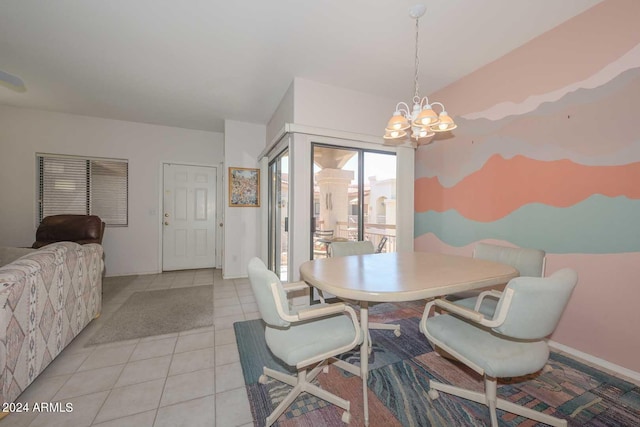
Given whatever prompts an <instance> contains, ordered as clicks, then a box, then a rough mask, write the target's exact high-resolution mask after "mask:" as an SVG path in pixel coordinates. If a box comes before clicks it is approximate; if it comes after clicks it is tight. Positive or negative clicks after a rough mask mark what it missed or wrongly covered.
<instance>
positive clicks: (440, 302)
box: [419, 298, 494, 334]
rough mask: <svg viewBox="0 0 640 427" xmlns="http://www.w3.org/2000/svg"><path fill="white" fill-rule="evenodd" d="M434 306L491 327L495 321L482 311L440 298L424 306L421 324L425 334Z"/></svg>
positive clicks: (420, 326)
mask: <svg viewBox="0 0 640 427" xmlns="http://www.w3.org/2000/svg"><path fill="white" fill-rule="evenodd" d="M433 306H436V307H439V308H441V309H443V310H445V311H448V312H449V313H453V314H456V315H458V316H460V317H463V318H465V319H467V320H470V321H472V322H474V323H478V324H480V325H483V326H489V327H491V326H492V325H493V323H494V322H492V321H490V320H487V319H485V317H484V314H482V313H479V312H477V311H474V310H470V309H468V308H466V307H462V306H460V305H457V304H454V303H452V302H450V301H447V300H446V299H443V298H439V299H436V300H433V301H431V302H429V303H427V305H426V306H425V307H424V312H423V313H422V318H421V319H420V325H419V329H420V332H422V333H423V334H425V333H426V331H427V318H428V317H429V313H430V312H431V308H432V307H433ZM436 314H437V313H436Z"/></svg>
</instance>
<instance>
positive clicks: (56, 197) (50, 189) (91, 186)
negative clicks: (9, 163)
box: [38, 154, 129, 225]
mask: <svg viewBox="0 0 640 427" xmlns="http://www.w3.org/2000/svg"><path fill="white" fill-rule="evenodd" d="M38 164H39V187H40V192H39V193H40V194H39V196H40V197H39V207H40V218H39V220H40V221H42V218H44V217H46V216H49V215H58V214H82V215H98V216H99V217H100V218H101V219H102V220H103V221H104V222H105V223H106V224H109V225H127V222H128V187H129V179H128V175H129V170H128V166H129V165H128V163H127V161H126V160H118V159H92V158H82V157H74V156H56V155H47V154H38Z"/></svg>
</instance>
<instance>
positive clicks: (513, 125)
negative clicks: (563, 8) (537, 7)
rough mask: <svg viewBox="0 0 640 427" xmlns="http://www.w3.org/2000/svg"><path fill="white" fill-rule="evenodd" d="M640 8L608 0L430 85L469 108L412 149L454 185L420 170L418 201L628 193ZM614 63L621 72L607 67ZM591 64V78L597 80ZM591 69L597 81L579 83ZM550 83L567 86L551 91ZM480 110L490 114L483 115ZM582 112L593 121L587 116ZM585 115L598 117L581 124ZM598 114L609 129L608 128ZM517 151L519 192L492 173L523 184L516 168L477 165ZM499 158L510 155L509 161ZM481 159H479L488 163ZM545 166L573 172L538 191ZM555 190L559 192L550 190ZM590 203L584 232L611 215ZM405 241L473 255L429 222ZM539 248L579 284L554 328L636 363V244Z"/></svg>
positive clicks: (484, 209)
mask: <svg viewBox="0 0 640 427" xmlns="http://www.w3.org/2000/svg"><path fill="white" fill-rule="evenodd" d="M638 16H640V1H636V0H605V1H603V2H602V3H600V4H598V5H596V6H594V7H593V8H591V9H589V10H587V11H585V12H584V13H582V14H580V15H577V16H576V17H574V18H572V19H570V20H569V21H567V22H566V23H564V24H562V25H560V26H558V27H556V28H554V29H552V30H550V31H548V32H547V33H545V34H543V35H541V36H540V37H538V38H536V39H534V40H531V41H530V42H529V43H527V44H525V45H523V46H521V47H520V48H518V49H516V50H514V51H512V52H510V53H509V54H507V55H505V56H504V57H502V58H500V59H498V60H496V61H494V62H492V63H490V64H488V65H487V66H485V67H483V68H481V69H479V70H477V71H475V72H473V73H471V74H470V75H468V76H466V77H464V78H462V79H460V80H459V81H457V82H455V83H453V84H452V85H450V86H448V87H446V88H444V89H443V90H441V91H439V92H438V93H436V94H433V97H434V98H435V99H439V100H442V101H443V102H444V103H445V104H446V105H447V110H448V111H449V113H450V114H452V115H453V116H454V117H458V118H460V116H462V115H465V117H466V119H462V120H460V123H459V124H460V127H459V129H456V130H455V131H453V132H452V135H451V136H450V137H449V138H448V139H446V140H442V141H441V140H437V141H435V142H434V143H433V144H431V145H427V146H424V147H421V148H420V149H418V153H417V155H416V163H417V164H416V171H417V173H418V174H419V175H418V177H419V178H433V177H435V178H437V179H438V180H439V181H440V183H442V185H443V187H449V189H450V190H453V191H447V192H446V195H445V192H444V191H443V190H442V187H440V188H437V187H436V188H434V186H433V185H432V184H433V180H431V182H430V185H431V187H429V186H427V187H429V188H426V187H424V186H422V183H424V182H429V181H421V180H420V179H418V180H417V182H416V201H417V203H416V206H417V208H418V210H420V209H425V210H426V209H430V210H431V212H432V213H433V214H434V215H439V214H438V213H437V208H436V206H437V204H438V203H439V204H440V208H443V207H445V206H446V207H447V208H454V209H456V210H460V211H461V213H463V215H465V216H467V217H471V218H484V219H485V220H486V221H492V220H494V219H495V218H496V214H493V213H491V214H489V213H490V212H489V210H488V209H490V205H492V206H494V207H495V206H497V210H498V211H501V212H500V215H504V214H505V213H507V214H508V211H509V210H510V209H513V207H515V206H517V205H521V204H523V203H527V202H531V201H543V202H545V201H546V202H548V203H553V204H558V205H559V206H569V205H571V203H575V202H576V201H577V199H579V198H580V197H583V196H584V195H586V194H587V193H589V192H591V193H601V194H602V196H601V197H602V200H604V201H603V203H607V197H608V198H610V200H611V202H612V203H613V201H614V200H615V199H614V197H615V194H624V195H625V196H627V197H631V198H637V193H636V191H637V190H635V189H633V188H631V187H629V186H628V184H632V185H633V184H635V183H637V182H640V180H638V175H637V172H632V173H631V175H628V172H627V173H619V172H620V171H622V170H627V171H629V170H631V169H633V170H637V163H638V161H639V159H638V158H637V153H638V152H639V150H640V122H639V121H638V120H637V119H636V118H635V115H637V110H638V108H637V106H638V105H637V100H638V96H637V94H638V93H639V92H638V90H639V89H640V84H638V74H639V70H640V65H637V63H636V62H634V61H636V60H637V59H638V57H639V56H640V50H639V48H638V46H640V31H638V28H639V27H638V23H637V21H638V19H637V18H638ZM612 64H613V65H612ZM624 64H626V68H625V65H624ZM634 64H636V65H634ZM603 70H607V72H603ZM611 70H613V71H611ZM616 70H617V71H619V72H614V71H616ZM610 71H611V72H610ZM623 72H624V75H622V74H621V73H623ZM596 75H597V76H598V78H597V79H594V78H593V76H596ZM603 76H609V77H608V78H609V80H608V81H607V80H606V78H605V79H604V80H603V79H602V77H603ZM596 80H597V81H598V84H597V85H582V86H581V85H576V83H579V82H583V81H591V82H593V81H596ZM582 87H583V89H581V90H580V91H578V89H579V88H582ZM558 91H560V92H563V93H564V95H563V96H560V97H557V96H556V95H557V93H558ZM573 91H575V92H573ZM546 94H555V95H553V97H550V98H548V99H547V100H546V101H544V102H538V103H537V104H536V103H532V104H531V105H532V106H534V107H533V108H529V107H530V106H529V107H527V108H524V109H523V108H520V107H521V104H522V103H523V101H525V100H528V99H530V98H531V97H534V96H538V95H545V96H546ZM509 103H511V104H509ZM496 106H499V108H498V107H496ZM510 106H511V107H510ZM607 106H608V108H607ZM494 107H496V108H494ZM492 108H494V110H495V111H493V110H491V109H492ZM510 108H511V109H510ZM498 110H500V111H498ZM485 111H490V112H491V114H488V113H487V114H484V112H485ZM480 113H482V114H480ZM474 114H475V115H474ZM476 116H477V117H476ZM568 116H571V117H570V118H569V117H568ZM594 117H595V118H596V119H595V121H594ZM578 121H582V123H583V125H582V126H581V125H579V124H578V123H579V122H578ZM589 121H590V124H586V123H588V122H589ZM593 124H600V125H602V126H603V127H602V128H600V129H598V130H594V131H589V126H592V125H593ZM605 124H607V125H609V128H611V127H615V129H614V130H613V131H612V132H608V131H606V126H604V125H605ZM591 129H592V130H593V128H591ZM603 130H604V132H603ZM498 156H499V157H498ZM518 156H520V157H518ZM524 157H527V158H529V159H535V160H528V161H526V162H524V163H525V164H524V167H525V168H527V169H528V170H529V172H527V174H526V176H527V177H530V180H529V182H526V186H525V187H524V188H523V192H524V193H526V195H525V196H519V195H515V194H514V186H513V184H514V183H513V182H511V180H509V179H499V178H500V177H501V176H503V175H504V174H505V173H506V174H507V175H509V176H511V177H514V179H513V181H516V182H520V183H521V184H523V185H524V183H525V181H524V180H523V179H520V181H518V179H519V178H518V174H517V173H514V171H513V170H512V171H510V172H507V171H506V169H505V170H504V171H502V172H501V174H497V175H493V174H491V173H490V171H489V168H488V167H487V165H485V162H487V161H491V160H490V159H492V158H493V160H496V159H497V160H498V162H497V163H502V165H498V166H499V167H507V166H508V165H513V164H515V163H517V162H520V160H522V159H524ZM500 158H502V159H512V158H513V159H512V160H513V162H512V161H505V160H500ZM564 159H569V160H570V161H569V160H564ZM533 165H537V166H535V167H534V166H533ZM579 165H583V166H579ZM605 165H607V166H605ZM483 167H487V170H486V171H485V172H483ZM556 167H557V168H556ZM549 168H553V174H552V175H553V176H554V180H555V185H563V183H564V182H565V181H568V182H571V183H573V184H572V186H573V187H572V188H571V189H572V191H571V192H569V191H559V190H558V189H555V188H554V189H551V190H549V191H547V192H546V193H544V192H542V191H541V189H540V187H539V186H538V185H537V180H540V179H541V180H542V181H544V182H547V183H549V182H551V181H549V179H547V178H545V173H547V172H549V170H550V169H549ZM626 168H630V169H626ZM534 169H535V170H534ZM596 171H597V172H596ZM594 172H595V174H593V173H594ZM474 173H476V174H475V176H474ZM485 174H486V176H485ZM575 174H577V175H575ZM605 176H608V177H607V178H605ZM480 177H481V178H480ZM467 178H468V179H469V180H472V181H476V183H475V184H474V185H472V186H471V187H473V188H474V191H475V192H477V193H479V194H481V195H482V197H477V198H476V199H473V198H471V197H472V196H471V195H470V194H471V193H469V188H466V190H465V191H462V190H461V189H464V188H465V185H467V184H466V183H465V179H467ZM520 178H523V177H520ZM623 188H624V190H623ZM573 190H575V194H574V193H573ZM456 191H458V193H456ZM629 191H630V192H629ZM504 192H506V193H507V194H509V195H510V196H509V198H510V200H508V201H506V202H505V201H501V200H500V199H499V198H498V196H497V195H499V194H502V193H504ZM560 193H562V197H560V198H558V197H557V195H558V194H560ZM432 198H433V199H435V202H434V201H433V200H431V199H432ZM438 198H440V201H438ZM470 198H471V199H470ZM483 200H486V201H487V202H483ZM471 202H476V203H471ZM434 203H435V204H434ZM474 205H475V207H476V208H474ZM612 206H613V205H612ZM628 209H633V208H628ZM434 210H436V212H433V211H434ZM589 214H592V215H590V218H591V219H592V220H591V221H592V223H590V224H588V226H589V227H592V228H591V231H592V230H594V229H597V230H598V231H599V232H602V230H603V228H604V227H606V226H607V224H608V223H607V220H608V217H607V214H606V212H605V211H603V212H600V211H595V210H594V211H593V212H589ZM628 214H629V218H634V217H635V216H637V212H635V211H629V212H628ZM416 218H417V220H421V221H424V222H423V223H421V224H420V225H421V228H420V229H422V230H430V225H431V224H430V223H429V222H428V221H429V218H428V217H427V216H424V215H420V216H416ZM423 218H424V219H423ZM442 218H444V219H443V222H439V223H438V224H437V226H438V227H440V228H439V230H438V231H439V232H441V233H442V236H444V237H443V238H445V240H446V237H448V236H454V235H455V231H456V230H455V229H453V227H452V224H451V223H448V222H447V219H446V217H445V216H443V217H441V219H442ZM554 220H555V218H554V217H549V218H548V221H550V223H552V222H553V221H554ZM522 227H526V224H522ZM604 230H606V228H604ZM501 231H504V233H501V235H504V236H510V234H509V230H501ZM589 231H590V229H589V228H585V230H584V236H589ZM629 232H630V233H636V232H637V228H634V227H631V228H630V230H629ZM505 239H508V237H505ZM545 239H546V240H545ZM552 239H553V236H548V237H546V236H541V239H539V240H538V242H545V241H546V242H551V241H552ZM414 244H415V249H416V250H433V251H441V252H445V253H466V254H471V250H472V246H473V245H467V246H464V247H458V248H454V247H451V246H449V245H447V244H445V243H444V242H443V241H440V240H439V239H438V238H436V237H435V236H434V235H433V234H432V233H430V232H426V233H425V234H423V235H422V236H418V237H416V239H415V241H414ZM523 245H524V244H523ZM539 249H545V248H544V247H540V248H539ZM632 250H636V248H632ZM547 257H548V264H547V274H550V273H553V272H554V271H556V270H558V269H560V268H563V267H570V268H573V269H575V270H577V271H578V275H579V283H578V287H577V288H576V291H575V292H574V295H573V296H572V299H571V301H570V303H569V306H568V308H567V310H566V311H565V313H564V315H563V317H562V319H561V322H560V325H559V327H558V329H557V330H556V332H555V333H554V335H553V337H552V338H553V339H554V340H556V341H558V342H559V343H561V344H564V345H566V346H569V347H572V348H575V349H576V350H579V351H582V352H585V353H588V354H591V355H593V356H595V357H599V358H601V359H604V360H606V361H608V362H611V363H614V364H617V365H620V366H622V367H624V368H627V369H631V370H634V371H636V372H640V358H638V356H637V355H638V354H640V339H638V325H639V324H640V310H638V309H637V301H638V300H639V299H640V286H638V278H637V272H638V265H640V247H638V248H637V251H636V252H629V253H618V254H554V253H547Z"/></svg>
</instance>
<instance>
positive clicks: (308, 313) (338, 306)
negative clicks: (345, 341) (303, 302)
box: [298, 302, 347, 320]
mask: <svg viewBox="0 0 640 427" xmlns="http://www.w3.org/2000/svg"><path fill="white" fill-rule="evenodd" d="M346 306H347V305H346V304H345V303H342V302H338V303H335V304H329V305H325V306H322V307H318V308H306V309H304V310H300V311H298V319H300V320H309V319H315V318H318V317H327V316H330V315H332V314H338V313H342V312H344V311H345V307H346Z"/></svg>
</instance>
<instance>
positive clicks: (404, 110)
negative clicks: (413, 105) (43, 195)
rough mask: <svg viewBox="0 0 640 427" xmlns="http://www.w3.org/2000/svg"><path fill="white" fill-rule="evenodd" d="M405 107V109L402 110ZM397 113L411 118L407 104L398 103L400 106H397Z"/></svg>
mask: <svg viewBox="0 0 640 427" xmlns="http://www.w3.org/2000/svg"><path fill="white" fill-rule="evenodd" d="M402 107H404V108H402ZM396 111H400V112H401V113H404V114H405V116H407V117H408V116H409V114H411V110H410V109H409V106H408V105H407V103H406V102H402V101H400V102H398V105H396Z"/></svg>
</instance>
